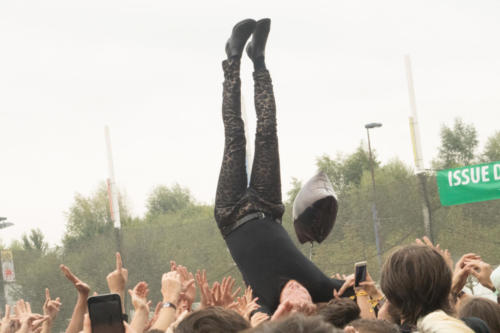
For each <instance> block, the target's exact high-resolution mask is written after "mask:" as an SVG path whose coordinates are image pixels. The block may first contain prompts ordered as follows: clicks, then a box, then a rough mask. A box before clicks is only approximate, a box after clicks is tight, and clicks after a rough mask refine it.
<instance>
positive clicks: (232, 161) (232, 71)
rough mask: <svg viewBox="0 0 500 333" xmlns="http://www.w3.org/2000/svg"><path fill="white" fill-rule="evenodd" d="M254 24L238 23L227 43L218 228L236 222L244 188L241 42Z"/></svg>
mask: <svg viewBox="0 0 500 333" xmlns="http://www.w3.org/2000/svg"><path fill="white" fill-rule="evenodd" d="M254 27H255V21H253V20H245V21H242V22H240V23H238V24H237V25H236V26H235V27H234V29H233V33H232V35H231V38H230V39H229V41H228V43H227V44H226V52H227V55H228V59H227V60H225V61H224V62H223V63H222V67H223V69H224V84H223V87H224V92H223V102H222V119H223V122H224V135H225V144H224V157H223V160H222V167H221V170H220V174H219V182H218V184H217V193H216V196H215V210H214V215H215V220H216V221H217V224H218V226H219V228H220V227H223V226H227V225H229V224H232V223H234V222H235V219H237V218H238V217H237V216H236V215H237V210H238V209H239V208H238V207H237V206H238V205H237V204H238V202H239V201H240V199H241V198H242V197H243V196H244V194H245V192H246V189H247V172H246V165H245V158H246V140H245V129H244V125H243V120H242V119H241V92H240V89H241V81H240V58H241V53H242V52H243V48H244V45H245V43H246V41H247V39H248V37H249V36H250V34H251V33H252V31H253V29H254Z"/></svg>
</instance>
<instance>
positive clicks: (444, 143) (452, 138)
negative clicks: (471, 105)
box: [434, 118, 479, 169]
mask: <svg viewBox="0 0 500 333" xmlns="http://www.w3.org/2000/svg"><path fill="white" fill-rule="evenodd" d="M478 143H479V142H478V140H477V132H476V128H475V127H474V125H472V124H466V123H464V122H463V121H462V120H461V119H459V118H457V119H455V123H454V125H453V128H450V127H448V126H446V125H443V126H442V127H441V147H439V155H438V159H437V160H436V161H434V169H449V168H455V167H460V166H466V165H469V164H471V163H472V162H473V161H474V158H475V150H476V148H477V145H478Z"/></svg>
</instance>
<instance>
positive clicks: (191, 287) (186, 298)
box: [170, 261, 196, 312]
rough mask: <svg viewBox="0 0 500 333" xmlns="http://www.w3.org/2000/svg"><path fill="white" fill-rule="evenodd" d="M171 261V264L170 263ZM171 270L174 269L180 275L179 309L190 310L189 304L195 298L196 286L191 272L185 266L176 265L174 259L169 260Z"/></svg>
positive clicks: (190, 304)
mask: <svg viewBox="0 0 500 333" xmlns="http://www.w3.org/2000/svg"><path fill="white" fill-rule="evenodd" d="M172 263H173V264H172ZM170 268H171V270H175V271H176V272H177V273H179V276H180V277H181V294H180V299H179V305H180V306H179V309H178V310H179V311H181V312H182V311H183V310H188V311H191V306H192V304H193V302H194V299H195V298H196V286H195V284H194V276H193V273H191V272H189V271H188V270H187V268H186V267H184V266H182V265H176V263H175V261H171V262H170Z"/></svg>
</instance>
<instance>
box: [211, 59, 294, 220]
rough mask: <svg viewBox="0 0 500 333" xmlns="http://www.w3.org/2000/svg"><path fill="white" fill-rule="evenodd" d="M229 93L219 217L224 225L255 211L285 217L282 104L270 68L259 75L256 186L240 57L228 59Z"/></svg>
mask: <svg viewBox="0 0 500 333" xmlns="http://www.w3.org/2000/svg"><path fill="white" fill-rule="evenodd" d="M222 68H223V69H224V79H225V80H224V84H223V87H224V93H223V102H222V119H223V121H224V134H225V145H224V157H223V160H222V167H221V170H220V175H219V182H218V184H217V194H216V196H215V220H216V221H217V225H218V226H219V228H222V227H225V226H228V225H231V224H233V223H234V222H236V221H237V220H239V219H240V218H242V217H244V216H245V215H248V214H250V213H253V212H259V211H260V212H263V213H264V214H266V215H268V216H272V217H273V218H274V219H281V217H282V215H283V212H284V210H285V209H284V206H283V203H282V199H281V176H280V162H279V150H278V137H277V133H276V104H275V101H274V93H273V85H272V82H271V76H270V75H269V72H268V71H267V70H260V71H257V72H255V73H254V74H253V77H254V81H255V108H256V112H257V130H256V134H255V156H254V160H253V167H252V174H251V175H250V185H249V186H247V171H246V163H245V162H246V139H245V129H244V124H243V120H242V119H241V81H240V60H239V59H229V60H225V61H224V62H223V63H222Z"/></svg>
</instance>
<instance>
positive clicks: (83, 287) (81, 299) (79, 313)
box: [59, 265, 90, 333]
mask: <svg viewBox="0 0 500 333" xmlns="http://www.w3.org/2000/svg"><path fill="white" fill-rule="evenodd" d="M59 267H60V268H61V271H62V272H63V274H64V276H66V278H67V279H68V280H69V281H70V282H71V283H73V285H74V286H75V289H76V291H77V292H78V298H77V300H76V304H75V308H74V310H73V315H72V316H71V320H70V322H69V325H68V328H66V333H78V332H80V331H81V330H82V329H83V316H84V315H85V313H87V298H88V297H89V292H90V288H89V286H88V284H86V283H85V282H82V281H81V280H80V279H79V278H77V277H76V275H75V274H73V273H72V272H71V270H70V269H69V268H68V267H67V266H65V265H61V266H59Z"/></svg>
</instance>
